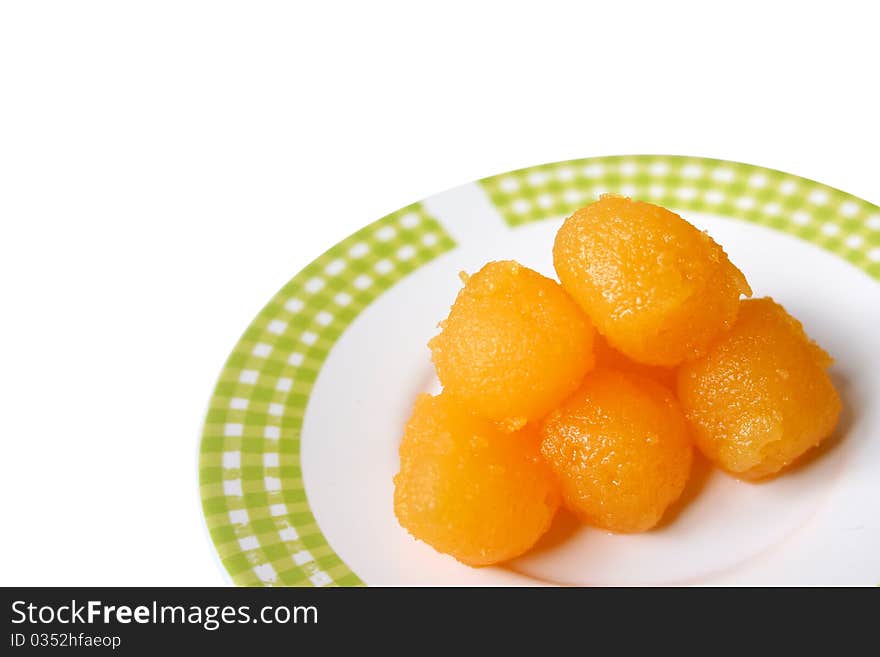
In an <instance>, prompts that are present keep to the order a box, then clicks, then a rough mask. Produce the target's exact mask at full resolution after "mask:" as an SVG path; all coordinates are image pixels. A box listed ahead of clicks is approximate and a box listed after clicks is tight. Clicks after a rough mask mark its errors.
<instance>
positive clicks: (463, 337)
mask: <svg viewBox="0 0 880 657" xmlns="http://www.w3.org/2000/svg"><path fill="white" fill-rule="evenodd" d="M463 278H464V280H465V285H464V288H463V289H462V290H461V292H459V294H458V297H457V298H456V300H455V303H454V304H453V306H452V309H451V310H450V312H449V317H448V318H447V319H446V320H445V321H443V322H442V323H441V324H440V326H441V328H442V331H441V332H440V334H439V335H437V336H436V337H435V338H433V339H432V340H431V342H430V343H429V345H428V346H429V347H430V348H431V351H432V352H433V360H434V365H435V366H436V368H437V376H438V377H439V379H440V382H441V383H442V384H443V388H444V390H446V392H448V393H449V395H450V396H452V397H454V398H455V399H456V400H458V401H459V402H461V403H463V404H465V405H466V406H467V407H468V408H470V409H471V410H473V411H474V412H476V413H478V414H479V415H481V416H483V417H485V418H487V419H490V420H493V421H496V422H499V423H501V424H502V425H503V426H504V427H505V428H507V429H509V430H515V429H518V428H520V427H522V426H523V425H524V424H525V423H526V422H529V421H532V420H537V419H540V418H541V417H543V416H544V415H546V414H547V413H548V412H549V411H551V410H552V409H553V408H555V407H556V406H557V405H559V404H560V403H561V402H562V401H563V400H564V399H565V398H566V397H568V395H570V394H571V393H572V392H574V391H575V389H577V387H578V385H579V384H580V382H581V379H582V378H583V376H584V374H585V373H586V372H587V370H589V369H590V368H591V367H592V365H593V327H592V325H591V324H590V321H589V319H587V317H586V316H584V314H583V313H582V312H581V310H580V309H579V308H578V306H577V304H575V303H574V301H572V300H571V298H569V296H568V295H567V294H566V293H565V290H563V289H562V287H561V286H560V285H559V284H558V283H557V282H556V281H553V280H551V279H549V278H546V277H544V276H541V275H540V274H539V273H537V272H535V271H533V270H531V269H529V268H527V267H523V266H522V265H520V264H518V263H516V262H512V261H501V262H490V263H489V264H487V265H486V266H485V267H483V268H482V269H481V270H480V271H479V272H477V273H476V274H474V275H473V276H470V277H463Z"/></svg>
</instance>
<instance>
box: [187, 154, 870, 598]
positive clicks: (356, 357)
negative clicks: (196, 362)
mask: <svg viewBox="0 0 880 657" xmlns="http://www.w3.org/2000/svg"><path fill="white" fill-rule="evenodd" d="M605 191H615V192H621V193H624V194H627V195H629V196H633V197H635V198H641V199H644V200H648V201H652V202H657V203H659V204H661V205H665V206H667V207H670V208H671V209H673V210H676V211H678V212H680V213H681V214H683V215H684V216H685V217H686V218H687V219H688V220H689V221H691V222H692V223H694V224H695V225H697V226H698V227H700V228H703V229H706V230H708V231H709V233H710V234H711V235H712V236H713V237H714V238H715V239H716V240H717V241H718V242H719V243H721V244H722V245H723V246H724V248H725V250H726V251H727V252H728V254H729V255H730V258H731V260H732V261H733V262H734V263H735V264H736V265H737V266H738V267H739V268H740V269H741V270H742V271H743V272H744V273H745V274H746V276H747V277H748V279H749V282H750V284H751V286H752V288H753V290H754V293H755V296H764V295H771V296H773V297H774V298H775V299H777V300H778V301H779V302H780V303H782V304H783V305H784V306H785V307H786V308H787V309H788V310H789V311H790V312H792V314H794V315H795V316H797V317H798V318H799V319H800V320H801V321H802V322H803V324H804V326H805V328H806V330H807V332H808V333H809V334H810V335H811V337H813V338H815V339H816V340H817V341H818V342H819V343H820V344H821V345H822V346H823V347H824V348H825V349H826V350H827V351H829V352H830V353H831V354H832V355H833V356H834V358H835V361H836V362H835V365H834V367H833V369H832V376H833V377H834V379H835V383H836V384H837V386H838V389H839V390H840V392H841V395H842V397H843V399H844V403H845V411H844V414H843V418H842V421H841V423H840V427H839V430H838V432H837V434H836V435H835V437H834V438H833V439H831V440H829V441H828V443H827V445H826V446H823V447H822V448H821V449H820V450H818V451H817V453H816V454H811V455H809V456H808V457H807V458H806V459H805V460H804V462H803V463H802V464H799V465H797V466H796V467H794V468H792V469H791V471H790V472H788V473H786V474H785V475H784V476H780V477H778V478H776V479H773V480H771V481H768V482H766V483H761V484H749V483H744V482H741V481H738V480H735V479H733V478H731V477H728V476H726V475H724V474H722V473H720V472H718V471H716V470H714V469H713V468H711V467H709V466H708V465H706V464H705V463H703V462H699V463H698V466H697V467H696V468H695V471H694V474H693V476H692V479H691V481H690V483H689V485H688V489H687V490H686V491H685V495H684V499H683V501H682V502H681V503H680V504H678V505H677V506H676V507H675V508H674V509H673V510H672V511H671V512H670V513H668V514H667V517H666V518H665V519H664V521H663V523H662V524H661V526H660V527H659V528H657V529H655V530H653V531H650V532H647V533H644V534H638V535H627V536H623V535H612V534H608V533H605V532H602V531H599V530H597V529H593V528H590V527H584V526H581V525H579V524H578V523H576V522H574V521H573V520H572V519H571V518H570V517H568V516H566V515H565V514H561V515H560V517H559V519H558V520H557V522H556V523H555V524H554V527H553V528H552V529H551V531H550V533H549V534H548V535H547V536H545V537H544V539H542V540H541V542H540V543H539V544H538V546H537V547H536V548H535V549H534V550H532V551H531V552H530V553H528V554H527V555H526V556H524V557H521V558H519V559H517V560H515V561H513V562H511V563H509V564H506V565H505V566H501V567H492V568H481V569H474V568H469V567H467V566H464V565H461V564H460V563H458V562H456V561H455V560H454V559H452V558H451V557H448V556H444V555H441V554H438V553H437V552H435V551H434V550H433V549H432V548H430V547H429V546H427V545H426V544H424V543H421V542H418V541H415V540H414V539H413V538H412V537H410V536H409V535H408V534H407V533H406V532H405V531H404V530H403V529H401V527H400V526H399V525H398V523H397V521H396V519H395V517H394V513H393V510H392V491H393V488H392V477H393V475H394V474H395V473H396V471H397V468H398V460H397V445H398V443H399V439H400V435H401V431H402V427H403V424H404V422H405V420H406V418H407V417H408V415H409V413H410V411H411V408H412V403H413V400H414V399H415V397H416V395H417V394H418V393H420V392H424V391H436V390H438V389H439V386H438V383H437V381H436V379H435V376H434V374H433V369H432V367H431V362H430V357H429V352H428V349H427V347H426V343H427V341H428V339H429V338H430V337H431V336H432V335H434V334H435V333H436V331H437V329H436V325H437V322H438V321H439V320H440V319H442V318H443V317H444V316H445V315H446V313H447V312H448V309H449V305H450V304H451V302H452V300H453V299H454V297H455V294H456V293H457V291H458V289H459V287H460V282H459V279H458V276H457V274H458V272H459V271H461V270H465V271H468V272H472V271H475V270H477V269H478V268H480V267H481V266H482V265H483V264H485V262H487V261H489V260H493V259H515V260H518V261H520V262H521V263H523V264H524V265H527V266H529V267H532V268H534V269H536V270H538V271H540V272H542V273H544V274H545V275H548V276H554V272H553V267H552V260H551V245H552V242H553V236H554V234H555V232H556V230H557V229H558V227H559V226H560V224H561V221H562V219H563V218H564V217H565V216H566V215H567V214H569V213H570V212H571V210H573V209H574V208H576V207H579V206H581V205H584V204H586V203H587V202H589V201H591V200H592V199H593V198H595V197H597V196H598V194H599V193H602V192H605ZM878 278H880V210H878V208H877V207H876V206H873V205H871V204H869V203H867V202H865V201H862V200H860V199H857V198H854V197H851V196H849V195H847V194H844V193H843V192H840V191H838V190H834V189H831V188H828V187H825V186H823V185H820V184H818V183H814V182H811V181H807V180H804V179H801V178H797V177H794V176H790V175H787V174H783V173H780V172H777V171H772V170H768V169H761V168H758V167H752V166H748V165H742V164H736V163H730V162H723V161H719V160H706V159H698V158H681V157H671V156H630V157H612V158H598V159H591V160H578V161H571V162H562V163H557V164H552V165H543V166H539V167H534V168H531V169H526V170H522V171H517V172H512V173H510V174H503V175H500V176H495V177H493V178H490V179H486V180H483V181H479V182H477V183H472V184H469V185H465V186H462V187H459V188H456V189H454V190H451V191H448V192H445V193H442V194H439V195H437V196H434V197H431V198H429V199H426V200H425V201H423V202H421V203H418V204H414V205H412V206H408V207H407V208H404V209H402V210H400V211H398V212H396V213H394V214H392V215H389V216H388V217H385V218H383V219H381V220H379V221H378V222H376V223H375V224H373V225H371V226H368V227H367V228H365V229H364V230H362V231H360V232H359V233H358V234H356V235H354V236H352V237H350V238H348V239H347V240H345V241H344V242H342V243H341V244H340V245H337V246H336V247H334V248H333V249H331V251H330V252H328V253H327V254H324V255H323V256H321V257H320V258H319V259H318V260H316V261H315V263H313V264H312V265H310V266H309V268H307V269H306V270H305V271H304V272H303V273H301V274H300V275H298V276H297V277H296V278H295V279H294V280H293V281H291V282H290V283H288V285H287V286H285V288H284V289H283V290H282V291H281V292H279V294H278V295H277V296H276V297H275V298H274V299H273V300H272V301H271V302H270V303H269V305H268V306H267V307H266V309H264V311H263V312H262V313H261V314H260V316H258V317H257V319H255V320H254V323H253V324H252V326H251V327H250V328H249V329H248V332H247V333H246V334H245V336H244V337H243V338H242V341H241V342H240V343H239V345H238V346H237V347H236V349H235V351H234V352H233V354H232V356H231V357H230V360H229V362H228V363H227V367H226V368H225V370H224V372H223V374H222V375H221V379H220V382H219V383H218V387H217V390H216V391H215V395H214V398H213V399H212V402H211V410H210V411H209V415H208V419H207V421H206V425H205V434H204V438H203V445H202V461H201V487H202V499H203V506H204V508H205V516H206V520H207V523H208V526H209V529H210V530H211V533H212V537H213V539H214V542H215V544H216V545H217V549H218V552H219V554H220V557H221V560H222V561H223V562H224V565H225V566H226V568H227V569H228V570H229V572H230V574H231V575H232V577H233V579H234V580H235V581H236V582H238V583H241V584H260V583H262V584H291V585H310V584H316V585H327V584H334V583H336V584H341V585H357V584H361V583H366V584H371V585H395V584H401V585H428V584H432V585H451V584H463V585H481V584H526V585H528V584H576V585H597V584H598V585H613V584H623V585H638V584H860V585H876V584H878V583H880V478H878V477H877V476H876V473H877V472H880V406H878V404H877V402H878V400H880V367H878V366H880V356H878V355H880V331H878V327H880V285H878V282H877V279H878Z"/></svg>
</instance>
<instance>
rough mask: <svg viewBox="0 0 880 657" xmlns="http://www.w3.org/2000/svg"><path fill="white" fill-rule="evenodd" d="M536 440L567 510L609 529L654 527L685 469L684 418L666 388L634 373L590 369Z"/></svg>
mask: <svg viewBox="0 0 880 657" xmlns="http://www.w3.org/2000/svg"><path fill="white" fill-rule="evenodd" d="M542 438H543V441H542V444H541V453H542V454H543V455H544V458H545V459H546V460H547V462H548V463H549V464H550V467H551V468H552V470H553V472H554V473H555V474H556V477H557V481H558V482H559V484H560V487H561V489H562V495H563V499H564V501H565V504H566V506H567V507H568V509H569V510H571V511H572V512H574V513H575V514H576V515H578V516H579V517H580V518H581V519H582V520H584V521H585V522H588V523H590V524H593V525H596V526H597V527H601V528H603V529H608V530H610V531H614V532H625V533H628V532H641V531H646V530H648V529H650V528H651V527H653V526H654V525H656V524H657V523H658V522H659V521H660V518H661V517H662V516H663V512H664V511H665V510H666V509H667V508H668V507H669V505H670V504H672V503H673V502H674V501H675V500H676V499H678V497H679V496H680V495H681V493H682V491H683V490H684V487H685V484H686V483H687V480H688V476H689V475H690V469H691V462H692V458H693V450H692V447H691V442H690V437H689V434H688V427H687V422H686V420H685V417H684V415H683V414H682V412H681V409H680V408H679V405H678V403H677V402H676V401H675V399H674V397H673V395H672V393H671V392H670V391H669V390H667V389H666V388H664V387H663V386H661V385H660V384H659V383H656V382H655V381H652V380H651V379H648V378H645V377H643V376H640V375H636V374H631V373H627V372H620V371H615V370H609V369H596V370H594V371H593V372H591V373H590V374H588V375H587V376H586V378H585V379H584V382H583V385H582V387H581V388H580V389H579V390H578V391H577V392H576V393H575V394H574V395H573V396H572V397H571V398H570V399H569V400H568V401H566V402H565V404H564V405H563V406H562V407H561V408H560V409H558V410H557V411H555V412H554V413H552V414H551V415H549V416H548V417H547V419H546V420H545V421H544V425H543V427H542Z"/></svg>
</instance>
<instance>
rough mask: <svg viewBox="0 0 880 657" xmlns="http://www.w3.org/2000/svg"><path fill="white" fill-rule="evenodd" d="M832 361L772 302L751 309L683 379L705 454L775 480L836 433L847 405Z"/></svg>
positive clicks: (748, 474)
mask: <svg viewBox="0 0 880 657" xmlns="http://www.w3.org/2000/svg"><path fill="white" fill-rule="evenodd" d="M830 365H831V357H830V356H829V355H828V354H827V353H825V352H824V351H823V350H822V348H821V347H819V346H818V345H817V344H816V343H815V342H813V341H811V340H810V338H808V337H807V335H806V334H805V333H804V329H803V327H802V326H801V324H800V322H798V321H797V320H796V319H795V318H794V317H792V316H791V315H789V314H788V313H787V312H786V311H785V309H784V308H783V307H782V306H780V305H779V304H777V303H775V302H774V301H773V300H772V299H769V298H763V299H754V300H749V301H744V302H743V303H742V308H741V310H740V313H739V317H738V319H737V321H736V323H735V324H734V326H733V328H732V329H731V331H730V332H729V333H727V334H726V335H724V336H723V337H722V338H721V339H720V340H719V341H718V342H717V343H716V344H715V345H713V347H712V349H711V350H710V351H709V353H708V354H706V355H705V356H703V357H702V358H700V359H697V360H694V361H691V362H689V363H686V364H685V365H683V366H682V367H681V369H680V370H679V372H678V397H679V400H680V401H681V404H682V407H683V408H684V411H685V413H686V415H687V416H688V419H689V420H690V422H691V424H692V425H693V430H694V437H695V439H696V443H697V446H698V447H699V448H700V450H701V451H702V452H703V453H704V454H705V455H706V456H707V457H709V458H710V459H711V460H713V461H715V462H716V463H718V464H719V465H720V466H721V467H722V468H724V469H726V470H728V471H730V472H732V473H734V474H736V475H738V476H740V477H743V478H747V479H757V478H761V477H766V476H769V475H772V474H774V473H776V472H778V471H779V470H781V469H782V468H784V467H785V466H786V465H788V464H789V463H791V462H792V461H794V460H795V459H796V458H798V457H799V456H800V455H801V454H803V453H804V452H806V451H807V450H808V449H810V448H811V447H814V446H816V445H818V444H819V443H820V442H821V441H822V440H823V439H824V438H826V437H827V436H828V435H829V434H831V433H832V431H833V430H834V427H835V426H836V424H837V419H838V416H839V415H840V410H841V402H840V398H839V396H838V394H837V391H836V390H835V389H834V385H833V384H832V382H831V379H830V378H829V377H828V374H827V372H826V370H827V368H828V367H829V366H830Z"/></svg>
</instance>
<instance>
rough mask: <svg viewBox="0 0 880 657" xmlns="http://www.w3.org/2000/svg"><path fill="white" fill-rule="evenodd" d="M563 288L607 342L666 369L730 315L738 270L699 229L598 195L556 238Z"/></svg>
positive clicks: (694, 352)
mask: <svg viewBox="0 0 880 657" xmlns="http://www.w3.org/2000/svg"><path fill="white" fill-rule="evenodd" d="M553 263H554V266H555V267H556V273H557V274H558V275H559V280H560V281H561V282H562V285H563V287H565V289H566V291H567V292H568V293H569V294H570V295H571V296H572V298H574V299H575V300H576V301H577V302H578V304H580V306H581V308H582V309H583V310H584V312H585V313H586V314H587V315H588V316H589V317H590V319H591V320H592V321H593V322H594V323H595V325H596V328H597V329H598V331H599V333H601V334H602V335H604V336H605V337H606V338H607V339H608V341H609V342H610V343H611V345H612V346H613V347H614V348H616V349H618V350H620V351H621V352H623V353H624V354H626V355H627V356H628V357H629V358H632V359H633V360H636V361H639V362H642V363H647V364H650V365H663V366H673V365H677V364H678V363H681V362H682V361H684V360H686V359H690V358H694V357H697V356H700V355H701V354H703V353H705V351H706V349H707V348H708V347H709V345H710V344H711V343H712V341H714V340H715V339H716V338H717V337H718V336H719V335H720V334H721V333H723V332H724V331H725V330H726V329H727V328H729V327H730V326H731V325H732V324H733V321H734V320H735V319H736V314H737V311H738V309H739V300H740V295H742V294H745V295H747V296H748V295H750V294H751V289H750V288H749V285H748V283H747V282H746V279H745V276H743V274H742V272H740V271H739V270H738V269H737V268H736V267H734V266H733V264H731V262H730V261H729V260H728V258H727V255H726V254H725V253H724V251H723V249H722V248H721V247H720V246H719V245H718V244H716V243H715V242H714V241H713V240H712V238H711V237H709V236H708V235H707V234H706V233H704V232H701V231H699V230H697V229H696V228H695V227H694V226H692V225H691V224H689V223H688V222H687V221H685V220H684V219H682V218H681V217H680V216H678V215H677V214H675V213H674V212H670V211H669V210H667V209H665V208H661V207H659V206H657V205H652V204H650V203H644V202H641V201H633V200H631V199H628V198H624V197H622V196H615V195H610V194H606V195H603V196H602V197H601V198H600V199H599V200H598V201H596V202H595V203H592V204H591V205H588V206H586V207H584V208H581V209H580V210H578V211H577V212H575V213H574V214H573V215H571V216H570V217H569V218H568V219H566V221H565V223H564V224H563V225H562V228H560V230H559V232H558V233H557V235H556V241H555V244H554V247H553Z"/></svg>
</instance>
